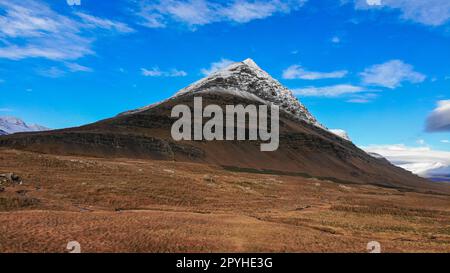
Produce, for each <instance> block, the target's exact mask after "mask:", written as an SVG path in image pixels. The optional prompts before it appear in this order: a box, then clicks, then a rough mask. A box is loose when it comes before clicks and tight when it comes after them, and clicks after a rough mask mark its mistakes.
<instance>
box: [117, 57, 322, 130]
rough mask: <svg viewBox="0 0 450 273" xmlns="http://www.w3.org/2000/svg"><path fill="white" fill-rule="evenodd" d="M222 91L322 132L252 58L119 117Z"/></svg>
mask: <svg viewBox="0 0 450 273" xmlns="http://www.w3.org/2000/svg"><path fill="white" fill-rule="evenodd" d="M203 92H214V93H217V92H222V93H227V94H231V95H234V96H240V97H244V98H247V99H251V100H255V101H257V102H259V103H273V104H274V105H277V106H279V107H280V109H281V110H283V111H285V112H287V113H289V114H291V115H292V116H293V117H294V118H296V119H298V120H302V121H305V122H307V123H309V124H313V125H315V126H317V127H320V128H322V129H326V128H325V127H324V126H323V125H322V124H320V123H319V122H318V121H317V119H316V118H315V117H314V116H313V115H312V114H311V113H310V112H309V111H308V109H306V107H305V106H304V105H303V104H302V103H301V102H300V101H299V100H298V99H297V98H296V97H295V96H294V94H293V93H292V91H291V90H289V89H287V88H286V87H284V86H283V85H282V84H281V83H280V82H279V81H277V80H275V79H274V78H272V77H271V76H270V75H269V74H268V73H267V72H266V71H264V70H262V69H261V68H260V67H259V66H258V65H257V64H256V63H255V62H254V61H253V60H252V59H246V60H244V61H242V62H236V63H232V64H230V65H229V66H227V67H225V68H223V69H221V70H218V71H216V72H214V73H212V74H210V75H209V76H207V77H205V78H203V79H201V80H199V81H197V82H195V83H193V84H191V85H189V86H188V87H186V88H183V89H181V90H180V91H178V92H177V93H175V95H174V96H173V97H171V98H169V99H167V100H164V101H161V102H158V103H154V104H151V105H147V106H145V107H142V108H139V109H136V110H131V111H127V112H124V113H121V114H120V115H129V114H133V113H139V112H142V111H145V110H148V109H150V108H153V107H155V106H156V105H159V104H161V103H164V102H166V101H168V100H171V99H174V98H177V97H179V96H182V95H186V94H189V93H191V94H194V93H203Z"/></svg>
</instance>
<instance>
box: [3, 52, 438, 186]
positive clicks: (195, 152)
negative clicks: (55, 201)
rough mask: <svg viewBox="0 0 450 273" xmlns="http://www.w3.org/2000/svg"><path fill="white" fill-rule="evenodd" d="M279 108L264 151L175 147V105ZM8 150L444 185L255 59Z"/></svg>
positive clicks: (15, 139)
mask: <svg viewBox="0 0 450 273" xmlns="http://www.w3.org/2000/svg"><path fill="white" fill-rule="evenodd" d="M194 97H202V100H203V105H204V106H206V105H208V104H215V105H219V106H222V107H225V105H238V104H241V105H244V106H245V105H249V104H274V105H278V106H279V108H280V141H279V148H278V150H276V151H274V152H261V151H260V145H259V144H260V143H259V141H205V140H202V141H189V140H182V141H175V140H173V138H172V136H171V127H172V125H173V123H174V122H175V121H176V119H175V118H172V117H171V110H172V108H173V107H174V106H176V105H179V104H184V105H188V106H192V105H193V101H194ZM0 147H8V148H15V149H22V150H28V151H35V152H41V153H52V154H63V155H86V156H96V157H119V158H120V157H127V158H143V159H154V160H171V161H189V162H196V163H200V164H215V165H221V166H223V167H224V168H229V169H234V170H240V171H256V172H267V173H274V174H280V175H282V174H289V175H299V176H307V177H318V178H321V179H328V180H332V181H336V182H341V183H361V184H374V185H381V186H387V187H394V188H402V189H407V190H418V191H442V188H441V187H440V186H439V185H436V184H433V183H431V182H429V181H427V180H425V179H422V178H420V177H417V176H415V175H413V174H412V173H410V172H408V171H406V170H403V169H401V168H398V167H395V166H393V165H391V164H390V163H389V162H387V161H386V160H384V159H379V158H375V157H372V156H370V155H368V154H367V153H366V152H364V151H362V150H361V149H359V148H358V147H356V146H355V145H354V144H353V143H352V142H350V141H348V140H345V139H343V138H341V137H339V136H337V135H335V134H333V133H331V132H329V131H328V130H327V129H326V128H325V127H324V126H322V125H321V124H320V123H319V122H318V121H317V120H316V119H315V118H314V117H313V116H312V115H311V113H309V111H308V110H307V109H306V107H305V106H304V105H303V104H301V103H300V102H299V101H298V100H297V99H296V98H295V97H294V96H293V94H292V92H291V91H290V90H288V89H287V88H285V87H284V86H282V85H281V84H280V83H279V82H278V81H276V80H275V79H273V78H272V77H271V76H270V75H269V74H267V73H266V72H265V71H263V70H262V69H261V68H259V67H258V66H257V65H256V64H255V63H254V62H253V61H252V60H250V59H247V60H245V61H243V62H238V63H234V64H232V65H230V66H229V67H227V68H225V69H223V70H220V71H218V72H216V73H213V74H211V75H210V76H208V77H206V78H204V79H202V80H200V81H198V82H196V83H194V84H192V85H190V86H188V87H187V88H185V89H182V90H180V91H179V92H177V93H176V94H175V95H174V96H173V97H171V98H169V99H167V100H165V101H162V102H160V103H156V104H152V105H149V106H146V107H142V108H140V109H136V110H132V111H128V112H125V113H122V114H119V115H118V116H116V117H113V118H110V119H106V120H102V121H99V122H96V123H93V124H89V125H85V126H81V127H77V128H68V129H62V130H54V131H48V132H38V133H35V132H32V133H20V134H14V135H9V136H2V137H0Z"/></svg>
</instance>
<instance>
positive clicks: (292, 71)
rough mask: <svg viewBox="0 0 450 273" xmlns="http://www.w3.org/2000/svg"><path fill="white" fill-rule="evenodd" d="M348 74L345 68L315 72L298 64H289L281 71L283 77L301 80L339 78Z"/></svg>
mask: <svg viewBox="0 0 450 273" xmlns="http://www.w3.org/2000/svg"><path fill="white" fill-rule="evenodd" d="M347 74H348V71H347V70H339V71H333V72H315V71H308V70H305V69H304V68H302V67H301V66H299V65H291V66H290V67H288V68H287V69H285V70H284V71H283V79H289V80H291V79H302V80H319V79H340V78H343V77H345V76H346V75H347Z"/></svg>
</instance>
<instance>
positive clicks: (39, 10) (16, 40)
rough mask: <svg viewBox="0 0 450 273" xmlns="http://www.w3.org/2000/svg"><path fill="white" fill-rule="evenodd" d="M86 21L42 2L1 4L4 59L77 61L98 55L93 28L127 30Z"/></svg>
mask: <svg viewBox="0 0 450 273" xmlns="http://www.w3.org/2000/svg"><path fill="white" fill-rule="evenodd" d="M84 17H85V18H84V19H83V18H81V21H80V20H76V19H74V18H71V17H69V16H64V15H61V14H59V13H57V12H56V11H54V10H52V9H51V8H50V7H49V6H48V5H47V4H46V3H44V2H40V1H39V2H37V1H30V0H22V1H18V0H0V58H6V59H11V60H21V59H25V58H47V59H51V60H57V61H60V60H74V59H78V58H81V57H83V56H86V55H90V54H94V51H93V49H92V43H93V42H94V41H95V35H94V33H92V31H93V28H96V29H99V28H100V29H113V28H114V29H115V30H117V31H123V30H126V25H125V24H122V23H118V22H113V21H109V20H106V19H100V18H97V17H94V16H90V15H87V14H84ZM77 19H80V18H77ZM94 22H95V23H94ZM88 30H90V32H89V31H88Z"/></svg>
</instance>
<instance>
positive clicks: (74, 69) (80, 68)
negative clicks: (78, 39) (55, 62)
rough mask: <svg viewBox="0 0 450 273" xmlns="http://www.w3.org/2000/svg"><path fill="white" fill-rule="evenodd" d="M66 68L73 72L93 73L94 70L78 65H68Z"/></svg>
mask: <svg viewBox="0 0 450 273" xmlns="http://www.w3.org/2000/svg"><path fill="white" fill-rule="evenodd" d="M66 66H67V68H68V69H69V70H70V71H71V72H92V68H90V67H87V66H83V65H80V64H77V63H66Z"/></svg>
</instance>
